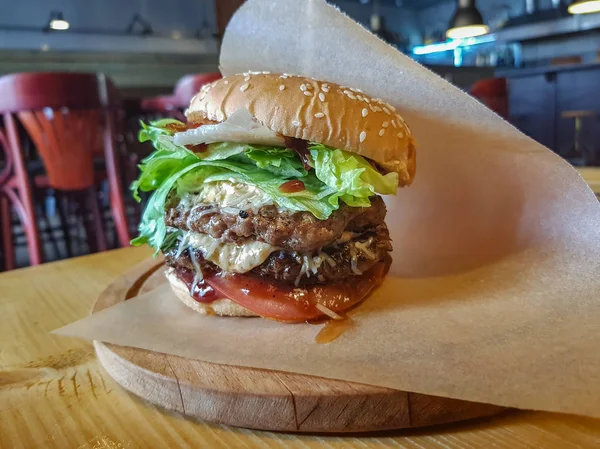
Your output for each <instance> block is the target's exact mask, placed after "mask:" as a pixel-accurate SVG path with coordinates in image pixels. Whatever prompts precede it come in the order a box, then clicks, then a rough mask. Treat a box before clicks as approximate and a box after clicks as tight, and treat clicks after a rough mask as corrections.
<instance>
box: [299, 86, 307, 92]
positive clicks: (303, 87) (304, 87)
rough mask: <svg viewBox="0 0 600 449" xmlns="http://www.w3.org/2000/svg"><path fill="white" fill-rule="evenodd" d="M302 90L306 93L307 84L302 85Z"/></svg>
mask: <svg viewBox="0 0 600 449" xmlns="http://www.w3.org/2000/svg"><path fill="white" fill-rule="evenodd" d="M300 90H301V91H302V92H306V84H300Z"/></svg>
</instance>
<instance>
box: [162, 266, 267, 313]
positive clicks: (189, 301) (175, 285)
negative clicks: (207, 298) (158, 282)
mask: <svg viewBox="0 0 600 449" xmlns="http://www.w3.org/2000/svg"><path fill="white" fill-rule="evenodd" d="M165 275H166V276H167V280H168V281H169V284H171V288H172V289H173V293H175V296H177V298H179V299H180V300H181V302H182V303H184V304H185V305H186V306H188V307H189V308H191V309H194V310H195V311H196V312H199V313H201V314H202V315H220V316H258V315H257V314H255V313H254V312H251V311H250V310H248V309H246V308H244V307H242V306H240V305H238V304H236V303H235V302H233V301H231V300H230V299H227V298H223V299H217V300H216V301H212V302H206V303H204V302H198V301H196V300H195V299H194V298H192V297H191V296H190V293H189V291H188V288H187V286H186V285H185V283H184V282H183V281H182V280H181V279H179V278H178V277H177V276H176V275H175V270H174V269H173V268H167V270H166V271H165Z"/></svg>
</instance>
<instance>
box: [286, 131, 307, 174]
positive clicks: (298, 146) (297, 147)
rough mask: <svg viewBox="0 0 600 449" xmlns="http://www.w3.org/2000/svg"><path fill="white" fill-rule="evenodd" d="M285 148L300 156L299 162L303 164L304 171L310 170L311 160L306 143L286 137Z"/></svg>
mask: <svg viewBox="0 0 600 449" xmlns="http://www.w3.org/2000/svg"><path fill="white" fill-rule="evenodd" d="M285 146H286V147H288V148H291V149H292V150H294V151H295V152H296V153H298V156H300V160H301V161H302V163H303V164H304V168H305V169H306V170H310V168H311V167H312V165H311V164H312V160H311V158H310V152H309V151H308V142H307V141H306V140H302V139H296V138H294V137H286V138H285Z"/></svg>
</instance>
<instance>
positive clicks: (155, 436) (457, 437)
mask: <svg viewBox="0 0 600 449" xmlns="http://www.w3.org/2000/svg"><path fill="white" fill-rule="evenodd" d="M149 254H150V251H149V250H148V249H145V248H136V249H132V248H128V249H121V250H116V251H110V252H106V253H103V254H98V255H93V256H86V257H81V258H76V259H71V260H68V261H62V262H56V263H50V264H46V265H41V266H38V267H35V268H26V269H23V270H17V271H12V272H8V273H2V274H0V370H1V371H0V447H1V448H34V447H35V448H38V447H53V448H61V449H66V448H79V449H92V448H93V449H96V448H97V449H102V448H106V449H120V448H123V449H125V448H138V447H140V448H152V447H158V448H164V447H169V448H177V447H190V448H191V447H194V448H212V447H223V448H238V447H243V448H277V447H286V448H303V449H307V448H316V447H325V448H329V449H331V448H370V447H373V448H382V447H395V448H398V447H406V448H426V449H429V448H445V449H448V448H463V447H469V448H473V447H483V448H487V447H503V448H521V447H531V448H542V447H543V448H561V449H562V448H573V447H589V448H592V447H600V420H595V419H591V418H582V417H576V416H567V415H557V414H551V413H539V412H517V411H513V412H507V413H505V414H503V415H500V416H497V417H494V418H490V419H483V420H478V421H474V422H467V423H459V424H454V425H446V426H442V427H434V428H429V429H420V430H408V431H399V432H386V433H382V434H377V435H360V436H309V435H293V434H275V433H270V432H257V431H252V430H246V429H236V428H228V427H225V426H219V425H213V424H205V423H200V422H192V421H189V420H186V419H184V418H182V417H181V416H179V415H177V414H174V413H169V412H164V411H162V410H159V409H157V408H156V407H153V406H151V405H149V404H147V403H145V402H143V401H141V400H139V399H137V398H136V397H134V396H132V395H130V394H128V393H127V392H125V391H124V390H123V389H121V388H120V387H119V386H118V385H117V384H116V383H115V382H114V381H113V380H112V379H111V378H110V377H109V376H108V375H107V374H106V373H105V372H104V371H103V370H102V368H101V367H100V366H99V364H98V362H97V360H96V357H95V355H94V351H93V350H92V345H91V344H90V343H89V342H86V341H80V340H77V339H73V338H66V337H58V336H54V335H51V334H49V333H48V332H50V331H51V330H53V329H56V328H58V327H61V326H63V325H65V324H67V323H69V322H71V321H75V320H77V319H80V318H83V317H84V316H86V315H87V314H88V313H89V311H90V308H91V306H92V304H93V302H94V300H95V298H96V296H97V295H98V293H100V291H101V290H102V289H103V288H104V287H105V286H106V285H107V284H108V283H109V282H110V281H111V280H112V279H113V278H115V277H117V276H118V275H119V274H121V273H122V272H123V271H125V270H126V269H127V268H128V267H130V266H132V265H134V264H135V263H137V262H139V261H140V260H142V259H143V258H145V257H148V256H149Z"/></svg>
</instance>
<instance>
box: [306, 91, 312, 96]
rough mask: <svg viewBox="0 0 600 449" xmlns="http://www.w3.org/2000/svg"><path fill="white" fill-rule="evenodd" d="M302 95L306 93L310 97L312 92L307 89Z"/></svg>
mask: <svg viewBox="0 0 600 449" xmlns="http://www.w3.org/2000/svg"><path fill="white" fill-rule="evenodd" d="M304 95H306V96H307V97H312V94H311V93H310V92H309V91H307V90H305V91H304Z"/></svg>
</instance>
